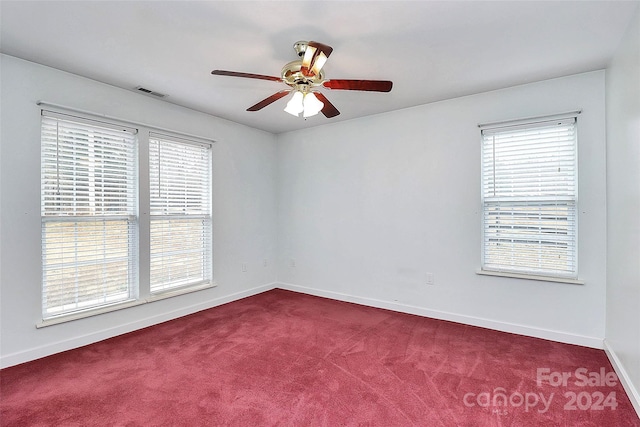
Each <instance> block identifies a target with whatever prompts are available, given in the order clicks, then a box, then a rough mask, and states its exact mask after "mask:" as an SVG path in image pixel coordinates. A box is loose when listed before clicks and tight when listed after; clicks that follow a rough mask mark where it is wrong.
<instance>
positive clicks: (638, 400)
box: [604, 339, 640, 417]
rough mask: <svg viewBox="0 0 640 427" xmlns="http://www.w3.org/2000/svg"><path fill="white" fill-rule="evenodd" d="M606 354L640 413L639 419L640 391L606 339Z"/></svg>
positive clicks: (634, 406)
mask: <svg viewBox="0 0 640 427" xmlns="http://www.w3.org/2000/svg"><path fill="white" fill-rule="evenodd" d="M604 352H605V353H606V354H607V357H608V358H609V361H610V362H611V366H613V370H614V371H616V375H618V379H620V383H621V384H622V387H623V388H624V390H625V391H626V392H627V396H629V400H630V401H631V404H632V405H633V408H634V409H635V410H636V412H637V413H638V417H640V391H638V389H637V388H635V386H634V385H633V382H632V381H631V378H630V377H629V374H628V373H627V371H626V369H624V365H623V364H622V362H621V361H620V359H619V358H618V355H617V354H616V352H615V351H614V350H613V348H611V346H610V345H609V343H608V342H607V340H606V339H605V340H604Z"/></svg>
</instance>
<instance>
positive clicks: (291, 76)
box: [281, 61, 324, 87]
mask: <svg viewBox="0 0 640 427" xmlns="http://www.w3.org/2000/svg"><path fill="white" fill-rule="evenodd" d="M301 68H302V61H292V62H289V63H288V64H286V65H285V66H284V67H282V73H281V76H282V80H283V81H284V82H285V83H286V84H288V85H289V86H299V85H307V86H309V87H315V86H320V85H321V84H322V82H323V81H324V71H322V70H320V72H319V73H318V74H316V75H309V76H305V75H304V74H303V73H302V71H301Z"/></svg>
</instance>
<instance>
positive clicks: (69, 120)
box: [40, 110, 139, 321]
mask: <svg viewBox="0 0 640 427" xmlns="http://www.w3.org/2000/svg"><path fill="white" fill-rule="evenodd" d="M40 114H41V125H40V129H41V148H40V153H41V166H40V176H41V184H40V195H41V203H40V206H41V244H42V250H41V259H42V276H41V277H42V280H41V303H42V318H43V320H44V321H46V320H51V319H55V318H58V317H61V316H75V315H77V314H78V313H81V312H85V311H92V310H101V309H103V308H105V307H109V306H117V305H120V304H129V303H131V302H132V301H135V300H136V299H137V297H138V266H139V263H138V239H139V238H138V236H139V221H138V219H139V215H138V149H139V144H138V137H137V133H138V130H137V129H135V128H130V127H124V126H120V125H117V124H114V123H107V122H103V121H98V120H92V119H88V118H85V117H76V116H72V115H68V114H62V113H59V112H55V111H49V110H41V112H40ZM54 132H55V136H54V135H52V133H54ZM119 138H123V140H122V143H121V144H120V142H119V141H118V140H119ZM109 148H111V150H110V151H109ZM54 149H55V152H53V150H54ZM79 177H81V179H78V178H79ZM52 181H55V184H54V185H55V186H57V189H56V190H54V189H52V188H51V187H52V184H51V182H52ZM123 181H124V185H125V188H124V190H125V191H122V187H119V186H121V185H122V184H123ZM61 187H62V192H61ZM123 196H124V197H123ZM55 199H57V200H55ZM106 199H111V201H112V203H116V204H113V205H111V206H110V207H108V208H107V207H106V206H107V205H108V202H105V200H106ZM123 204H124V207H123V206H122V205H123ZM79 207H80V208H81V209H78V208H79ZM110 211H112V212H113V211H115V212H116V214H110ZM123 221H126V230H127V231H126V233H127V237H126V245H125V246H126V256H123V254H122V253H120V254H116V253H113V250H114V249H115V248H118V249H119V250H120V251H122V250H123V249H124V248H122V247H121V246H120V245H121V244H122V242H118V240H122V239H120V237H119V234H120V233H118V232H117V231H116V232H115V233H114V232H113V231H112V232H109V231H108V229H107V227H108V226H107V224H109V226H111V224H114V223H115V224H117V223H118V222H123ZM92 223H93V224H95V225H94V226H93V227H92V225H91V224H92ZM100 223H102V225H103V226H102V237H103V239H102V240H100V242H102V243H101V246H102V251H100V250H97V248H98V246H97V245H96V246H94V245H89V244H87V243H88V240H87V239H89V238H91V236H95V232H96V231H98V230H99V224H100ZM72 224H73V225H72ZM67 227H72V228H73V233H72V234H71V235H70V234H69V233H67V232H65V231H64V230H63V228H67ZM92 231H93V233H92ZM53 242H55V244H56V248H55V249H53V250H48V248H47V245H51V244H52V243H53ZM114 245H115V246H114ZM101 255H102V257H100V256H101ZM115 255H119V256H115ZM114 263H118V264H119V265H120V268H122V264H123V263H124V264H126V272H125V274H124V277H120V280H122V281H123V283H121V284H118V283H119V282H120V280H119V281H118V283H109V282H108V281H107V280H104V278H103V280H101V281H100V280H98V279H96V280H93V281H92V280H91V279H90V278H89V277H88V276H87V275H86V274H95V273H96V272H97V271H98V270H102V272H103V273H104V271H105V269H106V268H109V267H108V265H109V264H114ZM99 266H102V268H100V267H99ZM112 268H117V266H114V267H112ZM65 270H66V271H67V273H65ZM69 270H73V271H75V272H76V275H75V278H76V280H75V281H74V286H65V285H64V282H65V279H64V276H65V275H68V274H69V273H68V271H69ZM81 270H84V271H85V276H84V277H83V278H81V277H82V276H81V274H80V273H79V271H81ZM121 275H122V273H121ZM78 278H81V279H80V280H78ZM56 282H58V284H56ZM91 283H92V284H93V286H97V287H98V288H99V289H101V290H102V292H101V293H102V296H101V297H100V296H99V295H97V294H96V295H95V298H94V299H93V300H84V301H83V298H82V296H81V294H82V293H84V296H85V297H88V296H89V295H92V293H91V292H90V289H91V286H92V285H91ZM60 285H62V286H63V287H62V288H59V286H60ZM123 286H124V289H122V290H120V291H118V290H117V288H120V287H123ZM56 288H58V290H56ZM110 288H111V289H110ZM73 289H75V292H70V291H73ZM87 292H89V293H87ZM94 293H95V292H94ZM70 294H75V295H70ZM52 298H53V299H54V300H55V299H59V300H60V301H59V302H58V304H59V305H57V306H51V305H50V303H51V300H52ZM70 298H72V299H73V300H72V301H71V300H70ZM65 299H66V300H68V301H66V302H65Z"/></svg>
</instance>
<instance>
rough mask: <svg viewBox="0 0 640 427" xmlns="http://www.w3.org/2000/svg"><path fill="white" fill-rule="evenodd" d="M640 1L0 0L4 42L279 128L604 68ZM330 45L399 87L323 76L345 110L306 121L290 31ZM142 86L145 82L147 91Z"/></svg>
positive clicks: (346, 68)
mask: <svg viewBox="0 0 640 427" xmlns="http://www.w3.org/2000/svg"><path fill="white" fill-rule="evenodd" d="M638 4H639V2H638V1H593V2H590V1H569V2H564V1H551V2H542V1H510V2H506V1H504V2H500V1H495V2H486V1H466V2H462V1H422V2H418V1H408V2H404V1H403V2H400V1H376V2H373V1H367V2H355V1H348V2H347V1H306V2H303V1H295V2H294V1H289V2H281V1H261V2H247V1H242V2H230V1H228V2H220V1H166V2H160V1H117V2H116V1H108V2H96V1H84V2H82V1H69V2H61V1H45V2H31V1H21V2H14V1H2V2H1V3H0V14H1V33H0V34H1V39H0V41H1V45H0V46H1V51H2V52H3V53H6V54H8V55H13V56H16V57H20V58H23V59H26V60H29V61H33V62H37V63H40V64H44V65H48V66H51V67H54V68H58V69H61V70H65V71H68V72H71V73H74V74H79V75H82V76H86V77H89V78H92V79H95V80H98V81H101V82H104V83H108V84H111V85H114V86H118V87H121V88H125V89H129V90H133V89H134V88H135V87H136V86H143V87H145V88H148V89H151V90H154V91H157V92H161V93H165V94H168V97H167V98H166V100H167V101H168V102H172V103H175V104H179V105H183V106H185V107H189V108H192V109H195V110H198V111H202V112H205V113H209V114H212V115H214V116H218V117H222V118H225V119H228V120H232V121H234V122H238V123H243V124H246V125H248V126H252V127H254V128H258V129H263V130H266V131H269V132H273V133H280V132H286V131H289V130H294V129H300V128H305V127H310V126H317V125H321V124H325V123H329V122H335V121H340V120H347V119H352V118H356V117H361V116H365V115H370V114H376V113H380V112H385V111H391V110H397V109H401V108H405V107H411V106H415V105H419V104H425V103H429V102H434V101H438V100H442V99H448V98H454V97H458V96H463V95H469V94H473V93H479V92H483V91H487V90H493V89H499V88H504V87H509V86H513V85H518V84H523V83H528V82H533V81H538V80H543V79H548V78H553V77H560V76H565V75H569V74H575V73H580V72H584V71H591V70H596V69H602V68H605V67H606V66H607V64H608V62H609V60H610V59H611V57H612V55H613V53H614V51H615V49H616V48H617V46H618V43H619V41H620V40H621V38H622V35H623V34H624V31H625V29H626V27H627V25H628V23H629V21H630V19H631V16H632V14H633V12H634V10H635V8H636V7H638ZM297 40H315V41H319V42H322V43H325V44H328V45H330V46H332V47H333V48H334V51H333V54H332V55H331V58H330V59H329V61H328V62H327V65H325V68H324V69H325V72H326V77H327V78H328V79H331V78H336V79H338V78H345V79H384V80H392V81H393V83H394V87H393V90H392V92H391V93H370V92H356V91H337V90H333V91H330V90H329V89H323V91H324V92H325V94H326V95H327V97H328V98H329V99H330V100H331V102H332V103H333V104H334V105H335V106H336V107H337V108H338V109H339V110H340V111H341V113H342V114H341V115H339V116H338V117H336V118H333V119H327V118H325V117H324V116H323V115H321V114H320V115H318V116H315V117H311V118H309V119H307V120H306V121H305V120H304V119H302V118H296V117H293V116H291V115H289V114H287V113H285V112H283V111H282V109H283V108H284V106H285V104H286V100H287V99H288V98H285V99H281V100H279V101H277V102H276V103H274V104H271V105H270V106H268V107H266V108H264V109H263V110H261V111H258V112H247V111H245V110H246V108H247V107H249V106H251V105H253V104H255V103H256V102H258V101H260V100H261V99H263V98H266V97H267V96H269V95H271V94H273V93H275V92H277V91H279V90H281V89H284V88H286V86H285V85H284V84H283V83H277V82H270V81H264V80H253V79H241V78H236V77H223V76H213V75H211V74H210V73H211V71H212V70H213V69H224V70H232V71H242V72H248V73H257V74H267V75H272V76H279V75H280V69H281V68H282V66H283V65H284V64H285V63H287V62H289V61H292V60H295V59H297V56H296V55H295V52H294V51H293V49H292V45H293V43H294V42H295V41H297ZM141 96H143V95H141Z"/></svg>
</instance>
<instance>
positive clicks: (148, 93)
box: [136, 86, 167, 98]
mask: <svg viewBox="0 0 640 427" xmlns="http://www.w3.org/2000/svg"><path fill="white" fill-rule="evenodd" d="M136 90H137V91H139V92H142V93H146V94H147V95H152V96H155V97H157V98H164V97H166V96H167V95H165V94H164V93H160V92H155V91H153V90H150V89H147V88H144V87H142V86H138V87H137V88H136Z"/></svg>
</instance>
